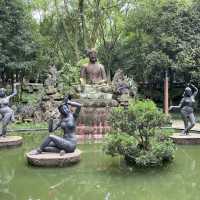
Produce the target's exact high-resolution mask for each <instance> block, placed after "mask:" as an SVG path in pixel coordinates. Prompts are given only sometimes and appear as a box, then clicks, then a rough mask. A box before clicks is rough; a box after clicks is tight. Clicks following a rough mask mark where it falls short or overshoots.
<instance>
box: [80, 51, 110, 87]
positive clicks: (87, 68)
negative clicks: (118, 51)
mask: <svg viewBox="0 0 200 200" xmlns="http://www.w3.org/2000/svg"><path fill="white" fill-rule="evenodd" d="M87 56H88V58H89V63H87V64H85V65H84V66H83V67H82V69H81V77H80V80H81V84H82V85H84V84H102V83H105V82H106V81H107V77H106V72H105V69H104V66H103V65H102V64H99V63H97V53H96V51H95V50H94V49H91V50H88V53H87Z"/></svg>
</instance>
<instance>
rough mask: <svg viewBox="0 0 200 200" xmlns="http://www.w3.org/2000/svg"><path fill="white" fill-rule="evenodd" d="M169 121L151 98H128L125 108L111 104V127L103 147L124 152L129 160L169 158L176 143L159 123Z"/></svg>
mask: <svg viewBox="0 0 200 200" xmlns="http://www.w3.org/2000/svg"><path fill="white" fill-rule="evenodd" d="M167 121H168V119H167V117H166V116H165V115H164V114H163V113H162V112H160V111H159V110H158V109H157V107H156V105H155V104H154V103H153V102H152V101H149V100H147V101H136V102H131V103H130V104H129V106H128V108H127V109H126V108H122V107H119V108H114V109H113V111H112V113H111V115H110V124H111V126H112V131H111V132H110V133H108V135H107V137H106V139H105V145H104V151H105V152H106V153H107V154H109V155H112V156H115V155H118V154H120V155H123V156H124V157H125V159H126V160H127V162H128V164H131V165H137V166H142V167H149V166H160V165H163V164H164V163H165V161H171V160H172V159H173V156H174V151H175V147H174V145H173V143H172V141H171V140H170V139H169V138H168V133H167V132H164V131H163V130H161V128H160V127H161V126H162V125H163V124H164V123H166V122H167Z"/></svg>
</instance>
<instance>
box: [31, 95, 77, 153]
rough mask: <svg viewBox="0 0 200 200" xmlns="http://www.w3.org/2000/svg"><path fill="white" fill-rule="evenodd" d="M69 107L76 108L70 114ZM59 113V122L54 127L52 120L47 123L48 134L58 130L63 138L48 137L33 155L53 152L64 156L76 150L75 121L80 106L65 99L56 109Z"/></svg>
mask: <svg viewBox="0 0 200 200" xmlns="http://www.w3.org/2000/svg"><path fill="white" fill-rule="evenodd" d="M69 105H70V106H73V107H76V110H75V111H74V112H71V111H70V109H69ZM58 110H59V112H60V120H59V122H58V123H57V124H56V125H55V126H54V124H53V119H50V121H49V132H54V131H55V130H57V129H58V128H61V129H62V130H63V131H64V135H63V137H59V136H56V135H49V136H48V137H47V138H46V139H45V140H44V141H43V143H42V144H41V146H40V147H39V148H38V149H37V150H36V152H35V153H33V154H39V153H42V152H54V153H59V152H60V154H64V153H72V152H74V151H75V149H76V144H77V139H76V136H75V129H76V120H77V118H78V116H79V113H80V110H81V104H79V103H77V102H73V101H71V100H69V99H68V97H65V99H64V103H63V104H62V105H60V106H59V107H58Z"/></svg>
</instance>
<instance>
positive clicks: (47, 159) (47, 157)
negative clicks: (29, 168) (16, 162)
mask: <svg viewBox="0 0 200 200" xmlns="http://www.w3.org/2000/svg"><path fill="white" fill-rule="evenodd" d="M80 156H81V151H80V150H79V149H76V150H75V152H73V153H65V154H64V155H60V154H59V153H49V152H43V153H41V154H37V155H31V152H29V153H27V154H26V157H27V161H28V163H29V164H30V165H33V166H38V167H65V166H70V165H72V164H75V163H77V162H79V161H80V159H81V157H80Z"/></svg>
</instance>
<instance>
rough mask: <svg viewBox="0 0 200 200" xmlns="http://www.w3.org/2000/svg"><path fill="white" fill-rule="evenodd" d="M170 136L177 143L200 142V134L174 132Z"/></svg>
mask: <svg viewBox="0 0 200 200" xmlns="http://www.w3.org/2000/svg"><path fill="white" fill-rule="evenodd" d="M170 138H172V140H173V141H174V143H176V144H191V145H192V144H200V134H197V133H190V135H180V133H174V135H172V136H171V137H170Z"/></svg>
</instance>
